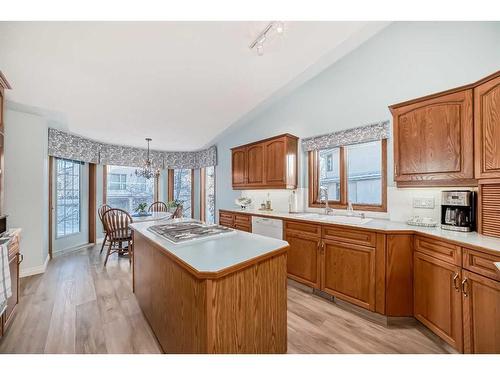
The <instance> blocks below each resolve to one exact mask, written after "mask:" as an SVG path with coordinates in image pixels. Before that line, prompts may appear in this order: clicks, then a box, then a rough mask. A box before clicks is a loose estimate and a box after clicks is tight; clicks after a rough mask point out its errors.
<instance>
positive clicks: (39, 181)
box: [5, 107, 49, 276]
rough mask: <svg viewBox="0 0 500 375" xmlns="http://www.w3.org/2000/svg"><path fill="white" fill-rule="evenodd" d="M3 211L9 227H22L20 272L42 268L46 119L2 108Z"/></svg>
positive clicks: (45, 253) (45, 234)
mask: <svg viewBox="0 0 500 375" xmlns="http://www.w3.org/2000/svg"><path fill="white" fill-rule="evenodd" d="M6 109H7V110H6V112H5V213H6V214H8V215H9V217H8V218H7V222H8V225H9V227H10V228H22V234H21V244H20V245H21V246H20V248H21V252H22V253H23V255H24V261H23V262H22V263H21V276H26V275H28V274H33V273H39V272H43V271H44V265H45V264H46V261H47V257H48V186H49V185H48V155H47V136H48V135H47V122H46V120H45V119H44V118H43V117H42V116H39V115H36V114H30V113H26V112H22V111H18V110H12V109H9V107H7V108H6Z"/></svg>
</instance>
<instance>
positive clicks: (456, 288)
mask: <svg viewBox="0 0 500 375" xmlns="http://www.w3.org/2000/svg"><path fill="white" fill-rule="evenodd" d="M457 281H458V272H455V275H454V276H453V286H454V287H455V290H456V291H457V292H459V291H460V287H459V285H458V284H457Z"/></svg>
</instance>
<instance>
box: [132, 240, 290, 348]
mask: <svg viewBox="0 0 500 375" xmlns="http://www.w3.org/2000/svg"><path fill="white" fill-rule="evenodd" d="M286 251H287V248H283V249H279V250H276V251H274V252H272V253H269V254H266V256H265V257H260V258H257V259H254V260H251V261H249V262H245V263H244V264H240V265H237V266H235V267H231V268H229V269H224V270H222V271H220V272H217V273H212V272H210V273H206V272H205V273H200V272H198V271H196V270H194V269H192V268H191V267H190V266H189V265H187V264H185V263H183V262H182V261H180V260H179V259H178V258H176V257H175V256H173V255H172V254H170V253H169V252H168V250H166V249H164V248H162V247H161V246H159V245H157V244H155V243H154V242H152V241H151V240H149V239H148V238H146V237H145V236H143V235H141V234H140V233H138V232H137V231H134V283H133V285H134V292H135V295H136V297H137V300H138V302H139V305H140V307H141V309H142V311H143V313H144V315H145V317H146V319H147V320H148V322H149V324H150V326H151V328H152V330H153V332H154V334H155V335H156V338H157V339H158V342H159V343H160V345H161V347H162V349H163V351H164V352H165V353H286V351H287V295H286V293H287V290H286V285H287V278H286Z"/></svg>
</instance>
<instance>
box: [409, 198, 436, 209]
mask: <svg viewBox="0 0 500 375" xmlns="http://www.w3.org/2000/svg"><path fill="white" fill-rule="evenodd" d="M434 206H435V203H434V198H413V208H434Z"/></svg>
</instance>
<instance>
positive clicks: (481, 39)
mask: <svg viewBox="0 0 500 375" xmlns="http://www.w3.org/2000/svg"><path fill="white" fill-rule="evenodd" d="M299 47H300V46H299ZM262 58H266V55H264V56H263V57H262ZM497 70H500V22H397V23H393V24H391V25H389V26H388V27H387V28H385V29H383V30H382V31H381V32H380V33H378V34H377V35H375V36H374V37H373V38H372V39H370V40H368V41H367V42H366V43H364V44H363V45H361V46H360V47H359V48H357V49H356V50H354V51H353V52H351V53H350V54H348V55H347V56H345V57H344V58H343V59H341V60H340V61H338V62H337V63H335V64H333V65H331V66H330V67H328V68H327V69H326V70H324V71H323V72H322V73H320V74H319V75H317V76H316V77H314V78H313V79H311V80H310V81H308V82H306V83H305V84H304V85H302V86H301V87H299V88H298V89H296V90H295V91H293V92H292V93H290V94H288V95H287V96H285V97H283V98H281V99H279V100H277V101H275V102H274V103H273V104H272V105H271V106H269V107H268V108H266V109H265V110H263V111H259V112H258V114H256V115H252V114H250V115H249V116H246V117H245V118H244V119H242V120H240V121H239V122H237V123H235V124H233V125H232V126H231V128H230V129H228V130H227V131H226V132H224V133H223V134H222V136H220V137H219V138H218V139H217V147H218V165H217V169H216V176H217V183H216V190H217V192H216V194H217V195H216V199H217V200H216V205H217V208H229V207H234V203H233V202H234V199H235V198H236V197H237V196H239V193H238V191H233V190H232V188H231V152H230V150H229V149H230V148H231V147H234V146H236V145H240V144H244V143H247V142H251V141H256V140H259V139H262V138H266V137H270V136H274V135H277V134H280V133H286V132H288V133H292V134H294V135H297V136H298V137H301V138H302V137H307V136H312V135H319V134H323V133H327V132H331V131H335V130H340V129H346V128H351V127H357V126H361V125H365V124H368V123H372V122H375V121H379V120H384V119H390V118H391V116H390V112H389V110H388V108H387V106H388V105H390V104H394V103H398V102H401V101H404V100H408V99H412V98H416V97H419V96H423V95H427V94H431V93H433V92H437V91H442V90H446V89H450V88H453V87H456V86H460V85H464V84H468V83H472V82H474V81H476V80H478V79H480V78H483V77H484V76H486V75H488V74H490V73H493V72H495V71H497ZM256 113H257V112H256ZM388 159H389V161H388V170H389V176H388V183H389V185H393V175H392V170H393V161H392V143H389V153H388ZM299 163H300V164H299V176H300V179H299V186H306V184H307V182H306V181H307V169H306V156H305V154H303V153H302V152H300V156H299Z"/></svg>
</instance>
